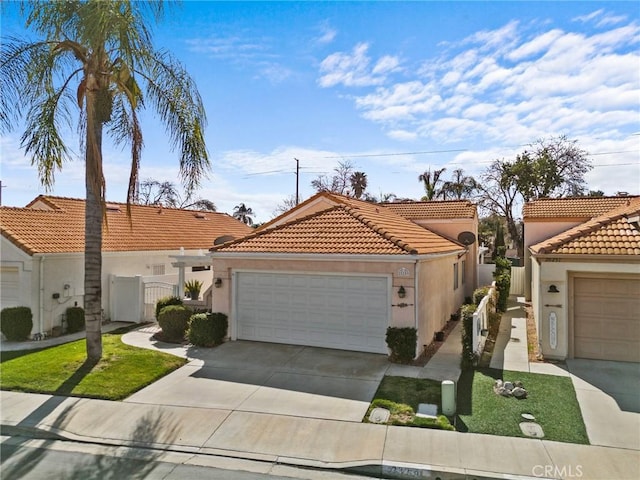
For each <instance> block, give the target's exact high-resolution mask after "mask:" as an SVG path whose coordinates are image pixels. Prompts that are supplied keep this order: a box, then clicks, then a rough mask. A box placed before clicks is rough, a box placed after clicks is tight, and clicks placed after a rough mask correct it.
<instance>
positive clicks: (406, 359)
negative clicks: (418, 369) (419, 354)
mask: <svg viewBox="0 0 640 480" xmlns="http://www.w3.org/2000/svg"><path fill="white" fill-rule="evenodd" d="M417 341H418V333H417V330H416V329H415V328H413V327H404V328H398V327H388V328H387V336H386V342H387V346H388V347H389V349H390V350H391V354H390V355H389V360H391V361H392V362H397V363H411V362H412V361H413V359H414V358H416V342H417Z"/></svg>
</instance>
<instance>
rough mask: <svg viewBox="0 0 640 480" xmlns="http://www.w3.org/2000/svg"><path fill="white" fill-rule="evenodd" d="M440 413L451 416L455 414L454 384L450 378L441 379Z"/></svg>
mask: <svg viewBox="0 0 640 480" xmlns="http://www.w3.org/2000/svg"><path fill="white" fill-rule="evenodd" d="M441 390H442V393H441V394H442V414H443V415H446V416H447V417H452V416H454V415H455V414H456V384H455V383H454V382H453V381H452V380H443V381H442V387H441Z"/></svg>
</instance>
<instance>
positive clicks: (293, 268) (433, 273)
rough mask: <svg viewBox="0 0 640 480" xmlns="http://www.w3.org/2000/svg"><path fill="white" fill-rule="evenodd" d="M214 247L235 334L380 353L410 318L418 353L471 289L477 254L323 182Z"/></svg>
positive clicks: (221, 300) (221, 307) (216, 296)
mask: <svg viewBox="0 0 640 480" xmlns="http://www.w3.org/2000/svg"><path fill="white" fill-rule="evenodd" d="M425 208H426V207H425ZM426 216H427V215H425V217H426ZM474 218H475V216H474ZM443 228H444V226H443ZM463 228H464V229H465V230H466V229H467V228H471V227H468V226H467V225H466V224H464V227H463ZM474 233H476V232H474ZM455 236H456V235H455V232H452V237H453V238H455ZM211 256H212V259H213V270H214V276H215V277H216V283H217V286H219V287H220V288H216V289H213V305H214V309H215V310H217V311H222V312H225V313H228V314H229V315H230V335H231V338H232V339H234V340H235V339H246V340H256V341H266V342H276V343H287V344H296V345H311V346H318V347H327V348H337V349H344V350H355V351H365V352H375V353H385V354H386V353H388V349H387V346H386V343H385V335H386V330H387V327H389V326H393V327H415V328H416V329H417V332H418V345H417V353H418V354H420V353H421V351H422V349H423V348H424V347H425V346H426V345H428V344H429V343H431V341H432V340H433V337H434V334H435V333H436V332H437V331H440V330H441V329H442V328H443V326H444V325H445V323H446V322H447V321H448V320H449V319H450V317H451V315H452V314H453V313H455V312H456V311H457V310H458V308H459V307H460V305H461V304H462V303H463V301H464V298H465V292H466V291H473V287H474V285H473V284H474V278H473V277H469V276H468V275H467V274H466V272H467V271H468V270H467V269H466V268H465V267H466V265H468V264H469V263H470V262H475V261H476V259H475V257H474V256H473V255H472V254H471V253H470V252H469V251H468V249H467V247H466V246H464V245H462V244H461V243H459V242H457V241H456V240H454V239H451V238H446V237H444V236H443V235H440V234H438V233H435V232H434V231H433V230H432V229H428V228H425V227H423V226H420V225H418V224H417V223H414V222H413V221H411V220H409V219H407V218H405V217H404V216H402V215H399V214H398V213H395V212H394V211H393V210H392V209H391V208H388V207H387V206H382V205H377V204H372V203H367V202H363V201H359V200H355V199H353V198H349V197H345V196H342V195H336V194H333V193H326V192H325V193H319V194H317V195H315V196H314V197H312V198H310V199H308V200H307V201H305V202H303V203H301V204H300V205H298V206H297V207H295V208H293V209H291V210H290V211H288V212H286V213H284V214H283V215H281V216H279V217H277V218H276V219H274V220H272V221H271V222H269V223H267V224H265V225H263V226H262V227H260V228H259V229H258V230H256V231H255V232H253V233H252V234H250V235H248V236H246V237H244V238H242V239H239V240H235V241H232V242H229V243H226V244H223V245H219V246H216V247H213V248H212V249H211Z"/></svg>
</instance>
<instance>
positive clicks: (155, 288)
mask: <svg viewBox="0 0 640 480" xmlns="http://www.w3.org/2000/svg"><path fill="white" fill-rule="evenodd" d="M177 288H178V286H177V285H173V284H171V283H166V282H146V283H145V284H144V320H145V321H147V322H152V321H154V320H155V319H156V303H157V302H158V300H159V299H161V298H162V297H168V296H171V295H176V293H177V292H176V290H177Z"/></svg>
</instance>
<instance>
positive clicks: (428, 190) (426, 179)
mask: <svg viewBox="0 0 640 480" xmlns="http://www.w3.org/2000/svg"><path fill="white" fill-rule="evenodd" d="M445 170H446V168H441V169H439V170H434V171H433V177H432V174H431V169H429V170H427V171H426V172H424V173H423V174H422V175H420V176H419V177H418V181H419V182H423V183H424V191H425V196H424V197H422V200H423V201H431V200H434V199H436V198H438V197H440V196H443V195H444V190H443V189H442V187H439V186H438V183H442V181H441V180H440V175H442V174H443V173H444V171H445Z"/></svg>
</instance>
